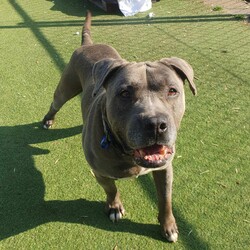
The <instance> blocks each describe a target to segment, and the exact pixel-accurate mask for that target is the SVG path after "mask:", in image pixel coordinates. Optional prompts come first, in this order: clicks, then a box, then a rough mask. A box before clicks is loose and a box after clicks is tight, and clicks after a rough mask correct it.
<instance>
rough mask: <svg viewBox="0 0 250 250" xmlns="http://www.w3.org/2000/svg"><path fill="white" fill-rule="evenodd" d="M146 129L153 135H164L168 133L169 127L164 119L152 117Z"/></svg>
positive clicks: (147, 122) (148, 120) (146, 124)
mask: <svg viewBox="0 0 250 250" xmlns="http://www.w3.org/2000/svg"><path fill="white" fill-rule="evenodd" d="M145 128H146V130H148V131H149V132H151V133H156V134H162V133H164V132H166V131H167V129H168V125H167V121H166V119H164V118H162V117H151V118H148V119H147V121H146V122H145Z"/></svg>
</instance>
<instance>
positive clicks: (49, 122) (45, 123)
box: [42, 115, 54, 129]
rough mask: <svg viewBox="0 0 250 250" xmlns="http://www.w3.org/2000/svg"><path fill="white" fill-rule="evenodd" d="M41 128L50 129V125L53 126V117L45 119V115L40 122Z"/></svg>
mask: <svg viewBox="0 0 250 250" xmlns="http://www.w3.org/2000/svg"><path fill="white" fill-rule="evenodd" d="M42 124H43V128H45V129H50V128H51V127H52V125H53V124H54V117H52V118H51V117H47V115H46V116H45V117H44V118H43V121H42Z"/></svg>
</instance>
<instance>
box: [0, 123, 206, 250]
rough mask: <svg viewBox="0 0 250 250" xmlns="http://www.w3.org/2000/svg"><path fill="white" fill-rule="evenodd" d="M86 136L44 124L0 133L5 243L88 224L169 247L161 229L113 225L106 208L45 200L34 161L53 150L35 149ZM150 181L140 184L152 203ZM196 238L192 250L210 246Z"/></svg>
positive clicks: (0, 213) (0, 214) (0, 218)
mask: <svg viewBox="0 0 250 250" xmlns="http://www.w3.org/2000/svg"><path fill="white" fill-rule="evenodd" d="M81 130H82V126H77V127H73V128H68V129H53V130H44V129H41V125H40V123H31V124H25V125H18V126H2V127H0V141H1V143H0V152H1V154H0V173H1V174H0V222H1V223H0V240H2V239H5V238H8V237H11V236H14V235H17V234H19V233H22V232H25V231H27V230H30V229H32V228H35V227H37V226H39V225H42V224H45V223H47V222H65V223H77V224H85V225H88V226H91V227H95V228H99V229H103V230H105V231H114V232H115V231H119V232H129V233H134V234H137V235H143V236H147V237H150V238H153V239H156V240H161V241H162V240H163V241H164V239H163V238H162V237H161V235H160V228H159V225H157V224H155V225H152V224H142V223H136V222H133V221H130V220H128V219H126V218H124V219H123V220H121V221H120V222H119V223H112V222H109V221H108V218H107V217H106V216H105V215H104V212H103V214H102V212H100V211H104V204H103V203H102V202H98V201H88V200H84V199H79V200H72V201H69V200H68V201H60V200H54V201H45V200H44V195H45V183H44V181H43V177H42V174H41V172H40V171H38V170H37V169H36V167H35V163H34V160H33V156H34V155H39V154H48V153H49V150H46V149H40V148H36V147H34V146H32V144H37V143H42V142H48V141H54V140H58V139H61V138H66V137H70V136H74V135H77V134H79V133H81ZM145 178H146V177H145ZM145 178H144V179H143V178H142V179H141V184H142V185H145V188H146V192H148V194H149V198H152V197H150V195H151V196H152V194H150V190H147V189H148V188H147V186H148V183H146V182H148V181H150V180H149V179H145ZM152 185H153V184H152ZM150 186H151V185H150ZM153 199H154V198H153ZM176 214H177V221H178V222H181V225H182V226H183V227H184V228H190V227H189V225H186V224H185V221H184V220H183V218H181V217H180V218H178V212H177V213H176ZM97 216H98V219H97ZM194 231H195V230H194ZM193 235H194V237H193V238H192V237H189V238H183V240H184V242H185V243H186V244H185V245H186V246H187V249H188V248H189V247H188V245H189V243H190V242H195V244H196V246H197V245H198V246H201V248H200V249H204V248H202V247H204V244H205V243H204V242H202V241H199V239H198V238H197V237H196V236H195V234H193ZM191 245H192V244H191ZM190 249H191V247H190Z"/></svg>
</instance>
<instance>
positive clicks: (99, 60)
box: [43, 12, 196, 242]
mask: <svg viewBox="0 0 250 250" xmlns="http://www.w3.org/2000/svg"><path fill="white" fill-rule="evenodd" d="M90 26H91V13H90V12H88V13H87V16H86V19H85V24H84V27H83V32H82V46H81V47H80V48H78V49H77V50H75V52H74V53H73V55H72V57H71V59H70V62H69V64H68V65H67V67H66V68H65V70H64V72H63V74H62V77H61V80H60V82H59V84H58V86H57V88H56V90H55V93H54V100H53V102H52V104H51V106H50V109H49V112H48V113H47V114H46V115H45V117H44V119H43V126H44V127H45V128H47V129H48V128H50V127H51V126H52V125H53V122H54V119H55V115H56V113H57V112H58V111H59V110H60V108H61V107H62V106H63V105H64V104H65V103H66V102H67V101H68V100H69V99H71V98H73V97H74V96H76V95H78V94H79V93H81V92H82V100H81V107H82V116H83V121H84V124H85V126H84V128H83V133H82V144H83V149H84V153H85V157H86V160H87V161H88V163H89V165H90V166H91V168H92V171H93V173H94V175H95V177H96V180H97V182H98V183H99V184H100V185H101V186H102V187H103V189H104V191H105V193H106V195H107V200H106V207H105V209H106V211H107V213H108V215H109V218H110V219H111V220H112V221H118V220H119V219H121V218H122V216H123V215H124V213H125V210H124V207H123V205H122V202H121V200H120V194H119V192H118V190H117V188H116V185H115V180H117V179H120V178H125V177H137V176H140V175H144V174H147V173H149V172H152V173H153V178H154V182H155V185H156V190H157V196H158V209H159V213H158V220H159V222H160V226H161V232H162V234H163V236H164V237H166V238H167V240H168V241H170V242H175V241H177V238H178V229H177V225H176V222H175V218H174V215H173V213H172V202H171V200H172V181H173V170H172V160H173V158H174V154H175V141H176V135H177V130H178V128H179V126H180V122H181V119H182V117H183V114H184V111H185V97H184V87H183V85H184V81H185V80H187V81H188V83H189V87H190V89H191V91H192V93H193V94H194V95H195V94H196V87H195V84H194V82H193V80H194V73H193V69H192V67H191V66H190V65H189V64H188V63H187V62H186V61H184V60H182V59H180V58H176V57H171V58H163V59H161V60H159V61H156V62H149V61H147V62H139V63H135V62H128V61H126V60H124V59H122V58H121V56H120V55H119V54H118V52H117V51H116V50H115V49H114V48H112V47H110V46H108V45H104V44H93V42H92V40H91V35H90Z"/></svg>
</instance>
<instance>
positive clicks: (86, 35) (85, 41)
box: [82, 10, 93, 45]
mask: <svg viewBox="0 0 250 250" xmlns="http://www.w3.org/2000/svg"><path fill="white" fill-rule="evenodd" d="M91 17H92V15H91V12H90V11H89V10H88V11H87V14H86V18H85V22H84V25H83V27H82V45H91V44H93V42H92V40H91V34H90V27H91Z"/></svg>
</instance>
